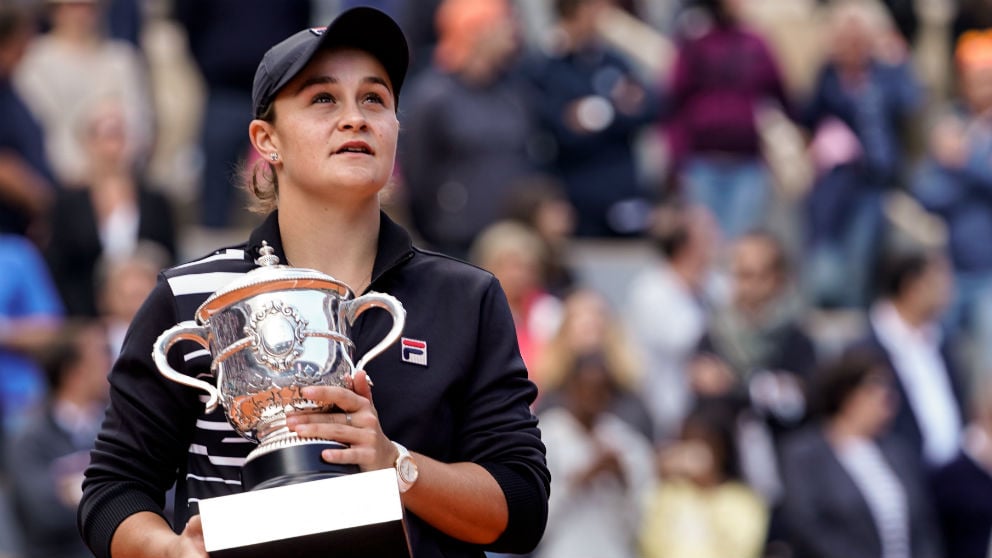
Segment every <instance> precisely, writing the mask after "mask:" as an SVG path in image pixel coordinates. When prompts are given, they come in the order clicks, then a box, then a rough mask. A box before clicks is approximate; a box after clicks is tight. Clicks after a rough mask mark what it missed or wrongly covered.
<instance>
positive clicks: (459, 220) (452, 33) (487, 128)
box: [399, 0, 534, 257]
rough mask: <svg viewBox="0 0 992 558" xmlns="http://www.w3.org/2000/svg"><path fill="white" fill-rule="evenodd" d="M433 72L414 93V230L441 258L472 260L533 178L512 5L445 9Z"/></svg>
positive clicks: (406, 165)
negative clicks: (471, 253)
mask: <svg viewBox="0 0 992 558" xmlns="http://www.w3.org/2000/svg"><path fill="white" fill-rule="evenodd" d="M436 24H437V31H438V45H437V48H436V50H435V52H434V64H433V66H432V67H431V68H430V69H429V70H426V71H424V72H422V73H421V74H420V76H418V78H417V79H415V80H414V82H413V83H411V85H410V92H409V93H408V94H407V98H406V99H407V100H405V101H404V105H405V106H406V107H407V108H406V110H405V115H404V114H402V113H401V115H400V116H401V120H402V121H403V122H402V123H403V127H404V128H405V129H406V132H405V133H404V134H403V137H402V138H400V153H399V155H400V165H401V170H402V173H403V177H404V180H405V184H406V186H407V188H408V196H409V200H410V204H411V206H410V211H411V217H412V219H413V224H414V226H415V227H416V229H417V231H418V232H419V233H420V235H421V236H422V237H423V238H424V240H425V241H426V242H427V243H429V244H430V245H432V246H433V247H434V248H435V249H437V250H440V251H442V252H445V253H448V254H450V255H454V256H458V257H464V256H465V255H466V253H467V252H468V249H469V247H470V246H471V244H472V241H473V240H474V239H475V237H476V236H477V235H478V234H479V232H481V231H482V229H484V228H486V227H487V226H488V225H491V224H492V223H494V222H495V221H496V220H497V219H498V218H499V217H500V213H499V212H500V211H502V210H503V208H505V207H506V205H507V200H508V196H509V194H510V192H511V189H512V185H513V184H514V182H515V181H516V180H517V179H519V178H522V177H524V176H527V175H529V174H530V173H531V172H533V168H534V164H533V161H532V160H531V158H530V156H529V155H528V153H527V142H528V141H529V139H530V138H531V133H532V130H533V116H532V111H531V110H530V109H529V108H528V105H527V98H526V96H525V94H524V88H523V86H522V83H523V82H522V81H521V80H520V79H519V78H518V77H517V76H516V72H515V71H514V70H513V64H514V61H515V58H516V53H517V49H518V38H517V34H516V30H515V27H514V20H513V17H512V13H511V10H510V4H509V2H508V1H507V0H445V1H444V2H442V3H441V5H440V7H439V8H438V11H437V18H436Z"/></svg>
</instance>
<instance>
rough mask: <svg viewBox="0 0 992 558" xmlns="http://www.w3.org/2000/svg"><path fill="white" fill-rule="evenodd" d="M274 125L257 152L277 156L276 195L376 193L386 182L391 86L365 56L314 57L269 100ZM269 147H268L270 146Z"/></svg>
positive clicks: (392, 126) (393, 132)
mask: <svg viewBox="0 0 992 558" xmlns="http://www.w3.org/2000/svg"><path fill="white" fill-rule="evenodd" d="M274 108H275V114H276V118H275V122H274V123H273V124H272V125H270V128H269V129H270V134H269V136H268V137H267V138H266V140H263V141H262V142H260V143H257V144H256V146H257V147H259V148H260V151H263V153H262V155H263V157H266V158H268V157H267V156H268V154H269V153H271V152H275V153H278V154H279V159H278V161H277V162H276V163H275V165H276V169H277V173H278V175H279V184H280V186H279V188H280V196H286V195H287V193H288V190H290V189H293V188H297V189H301V190H303V191H305V192H309V193H311V194H315V195H320V194H322V193H325V192H333V193H334V194H335V196H337V197H338V199H340V196H347V195H349V194H352V195H355V196H358V197H368V196H370V195H375V194H376V193H378V191H379V190H381V189H382V188H383V187H384V186H385V185H386V183H387V182H388V181H389V178H390V176H391V175H392V172H393V163H394V159H395V156H396V140H397V135H398V133H399V121H398V120H397V118H396V99H395V98H394V97H393V93H392V84H391V83H390V81H389V77H388V75H387V73H386V70H385V68H383V66H382V64H380V63H379V61H378V60H377V59H376V58H374V57H373V56H372V55H370V54H368V53H367V52H364V51H361V50H356V49H335V50H327V51H322V52H318V53H317V54H316V55H315V56H314V58H313V60H311V61H310V63H309V64H307V66H306V67H304V68H303V70H301V71H300V73H299V74H298V75H297V76H296V77H294V78H293V80H292V81H290V82H289V83H288V84H286V85H285V86H284V87H283V88H282V90H281V91H280V92H279V94H278V95H277V97H276V99H275V101H274ZM269 144H270V145H269Z"/></svg>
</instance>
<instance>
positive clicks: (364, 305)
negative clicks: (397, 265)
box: [345, 292, 406, 373]
mask: <svg viewBox="0 0 992 558" xmlns="http://www.w3.org/2000/svg"><path fill="white" fill-rule="evenodd" d="M369 308H382V309H383V310H386V311H388V312H389V313H390V314H391V315H392V316H393V327H392V329H390V330H389V333H388V334H387V335H386V336H385V337H383V339H382V341H379V344H378V345H376V346H375V347H372V348H371V349H369V351H368V352H367V353H365V355H364V356H362V358H361V359H359V360H358V363H357V364H355V369H354V370H355V371H357V370H364V369H365V365H367V364H368V363H369V361H370V360H372V359H373V358H375V357H377V356H379V354H380V353H382V352H383V351H385V350H386V348H387V347H389V346H390V345H392V344H393V343H395V342H396V341H397V340H398V339H399V338H400V335H401V334H402V333H403V325H404V324H405V323H406V310H404V309H403V304H402V303H401V302H400V301H399V300H396V297H394V296H393V295H388V294H385V293H376V292H371V293H366V294H363V295H362V296H360V297H358V298H356V299H355V300H352V301H350V302H348V303H347V307H346V308H345V317H346V318H347V320H348V323H349V324H354V323H355V320H356V319H358V316H360V315H361V314H362V312H365V311H366V310H368V309H369ZM352 373H354V371H353V372H352Z"/></svg>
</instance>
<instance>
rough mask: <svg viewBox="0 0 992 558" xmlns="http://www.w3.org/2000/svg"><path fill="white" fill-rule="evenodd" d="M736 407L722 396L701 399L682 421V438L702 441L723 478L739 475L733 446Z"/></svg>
mask: <svg viewBox="0 0 992 558" xmlns="http://www.w3.org/2000/svg"><path fill="white" fill-rule="evenodd" d="M737 412H738V408H737V406H736V405H735V404H734V403H733V402H731V401H730V400H728V399H726V398H719V397H713V398H701V399H699V400H698V401H697V402H696V404H695V406H694V407H693V408H692V410H691V411H689V414H688V415H687V416H686V417H685V419H683V421H682V427H681V430H682V439H683V440H689V439H694V440H702V441H704V442H705V443H706V444H707V445H709V446H710V450H711V451H712V452H713V459H714V464H713V465H714V467H715V468H716V470H717V471H718V472H719V473H720V476H721V477H723V478H724V479H727V480H733V479H739V478H740V477H741V471H740V462H739V459H738V455H739V454H738V447H737V435H736V432H737Z"/></svg>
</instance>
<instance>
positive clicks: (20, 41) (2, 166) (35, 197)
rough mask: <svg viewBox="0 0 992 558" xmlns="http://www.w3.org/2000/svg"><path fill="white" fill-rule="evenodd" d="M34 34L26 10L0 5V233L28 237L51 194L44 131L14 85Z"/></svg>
mask: <svg viewBox="0 0 992 558" xmlns="http://www.w3.org/2000/svg"><path fill="white" fill-rule="evenodd" d="M33 34H34V22H33V21H32V19H31V18H30V16H29V15H28V13H27V12H26V11H25V10H24V9H22V8H19V7H17V6H15V5H11V4H10V3H7V4H4V5H3V6H0V122H2V123H3V124H2V125H0V234H26V233H28V231H29V227H30V225H32V224H34V225H37V224H38V220H39V217H42V216H43V215H44V213H45V211H47V209H48V204H49V203H50V201H51V197H52V195H53V194H54V186H55V181H54V176H53V174H52V170H51V168H50V166H49V164H48V156H47V155H46V153H45V140H44V132H43V131H42V128H41V126H40V125H39V124H38V121H37V120H36V119H35V117H34V115H32V114H31V111H30V110H29V109H28V107H27V105H25V103H24V100H23V99H22V97H21V95H20V94H19V93H18V92H17V90H16V89H15V88H14V84H13V81H12V78H13V75H14V73H15V72H16V69H17V67H18V65H20V63H21V61H22V60H23V55H24V50H25V48H26V47H27V45H28V43H29V42H30V40H31V38H32V36H33ZM33 233H34V234H33V236H36V235H37V234H38V233H39V231H37V230H36V227H35V230H34V231H33Z"/></svg>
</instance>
